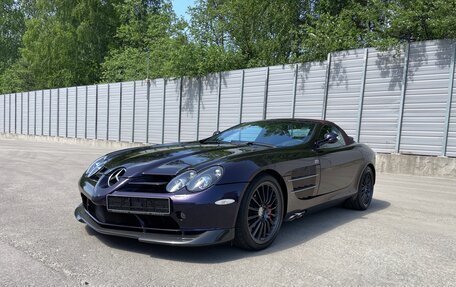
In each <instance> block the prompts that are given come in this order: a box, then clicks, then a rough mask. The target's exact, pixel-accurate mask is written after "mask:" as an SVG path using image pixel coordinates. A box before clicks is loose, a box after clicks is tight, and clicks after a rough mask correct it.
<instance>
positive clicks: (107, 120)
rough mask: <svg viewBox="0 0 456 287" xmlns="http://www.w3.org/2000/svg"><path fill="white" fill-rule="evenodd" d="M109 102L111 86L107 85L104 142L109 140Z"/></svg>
mask: <svg viewBox="0 0 456 287" xmlns="http://www.w3.org/2000/svg"><path fill="white" fill-rule="evenodd" d="M110 101H111V86H110V85H109V84H108V103H107V108H106V110H107V111H106V140H109V111H110V109H109V108H110V107H109V102H110Z"/></svg>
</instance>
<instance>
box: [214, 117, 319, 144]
mask: <svg viewBox="0 0 456 287" xmlns="http://www.w3.org/2000/svg"><path fill="white" fill-rule="evenodd" d="M314 128H315V124H314V123H312V122H293V121H290V122H286V121H277V122H274V121H268V122H255V123H248V124H241V125H238V126H235V127H233V128H230V129H228V130H226V131H224V132H222V133H220V134H218V135H215V136H213V137H210V138H209V139H207V141H209V142H212V141H217V142H256V143H264V144H271V145H275V146H293V145H298V144H303V143H306V142H308V141H309V140H310V137H311V136H312V133H313V130H314Z"/></svg>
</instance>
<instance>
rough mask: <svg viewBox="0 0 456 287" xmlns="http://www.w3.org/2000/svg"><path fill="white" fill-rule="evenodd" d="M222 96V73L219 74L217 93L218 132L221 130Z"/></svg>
mask: <svg viewBox="0 0 456 287" xmlns="http://www.w3.org/2000/svg"><path fill="white" fill-rule="evenodd" d="M221 96H222V73H221V72H219V74H218V91H217V127H216V129H215V130H216V131H218V130H219V129H220V101H221Z"/></svg>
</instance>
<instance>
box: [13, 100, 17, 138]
mask: <svg viewBox="0 0 456 287" xmlns="http://www.w3.org/2000/svg"><path fill="white" fill-rule="evenodd" d="M14 133H15V134H17V93H14Z"/></svg>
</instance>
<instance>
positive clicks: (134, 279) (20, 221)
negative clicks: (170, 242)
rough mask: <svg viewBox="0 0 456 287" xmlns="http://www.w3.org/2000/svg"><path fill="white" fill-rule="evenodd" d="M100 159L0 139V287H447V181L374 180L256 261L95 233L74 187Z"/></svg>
mask: <svg viewBox="0 0 456 287" xmlns="http://www.w3.org/2000/svg"><path fill="white" fill-rule="evenodd" d="M108 151H110V148H100V147H94V146H88V145H70V144H63V143H44V142H34V141H28V140H17V139H0V285H1V286H18V285H19V286H23V285H36V286H65V285H67V286H83V285H89V286H112V285H122V286H125V285H133V286H138V285H140V286H143V285H149V286H263V287H264V286H322V285H323V286H326V285H331V286H335V285H340V286H379V285H396V286H451V285H452V286H456V178H454V179H449V178H435V177H418V176H404V175H394V174H379V175H378V178H377V184H376V186H375V192H374V200H373V202H372V205H371V207H370V209H369V210H367V211H353V210H348V209H344V208H341V207H334V208H330V209H327V210H324V211H321V212H319V213H315V214H312V215H308V216H305V217H304V218H302V219H299V220H297V221H294V222H290V223H285V224H284V225H283V227H282V229H281V231H280V234H279V236H278V237H277V239H276V241H275V243H274V244H273V245H272V246H271V247H270V248H268V249H266V250H263V251H260V252H246V251H243V250H240V249H237V248H235V247H232V246H230V245H222V246H214V247H201V248H177V247H168V246H159V245H149V244H144V243H140V242H137V241H135V240H131V239H124V238H116V237H109V236H104V235H99V234H96V233H95V232H92V231H91V230H90V229H88V228H87V227H85V225H84V224H81V223H79V222H77V221H76V220H75V219H74V216H73V211H74V208H75V207H76V206H77V205H78V204H79V202H80V196H79V194H78V189H77V182H78V179H79V176H80V175H81V174H82V172H83V171H84V169H85V168H87V166H88V165H89V164H90V163H91V162H92V161H93V160H94V159H96V158H97V157H99V156H101V155H103V154H104V153H106V152H108Z"/></svg>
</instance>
